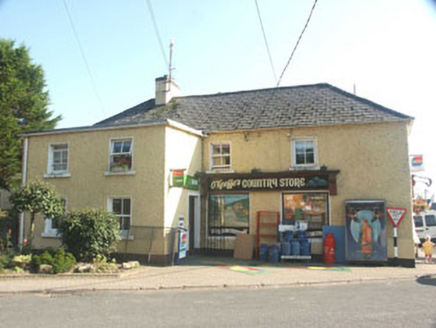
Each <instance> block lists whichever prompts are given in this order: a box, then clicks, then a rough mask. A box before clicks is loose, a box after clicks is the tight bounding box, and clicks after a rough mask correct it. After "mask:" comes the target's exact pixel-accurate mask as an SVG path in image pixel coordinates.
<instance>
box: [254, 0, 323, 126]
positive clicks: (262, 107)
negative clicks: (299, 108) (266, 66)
mask: <svg viewBox="0 0 436 328" xmlns="http://www.w3.org/2000/svg"><path fill="white" fill-rule="evenodd" d="M317 2H318V0H315V2H314V4H313V6H312V9H311V11H310V14H309V17H308V18H307V20H306V24H305V25H304V28H303V31H302V32H301V34H300V37H299V38H298V41H297V43H296V44H295V47H294V50H293V51H292V53H291V56H290V57H289V60H288V62H287V64H286V66H285V68H284V69H283V72H282V74H281V75H280V78H279V80H278V82H277V85H276V86H275V88H272V89H271V92H270V95H269V97H267V98H266V100H265V102H264V105H263V106H261V107H260V112H259V113H258V114H257V117H256V121H255V123H254V125H255V126H257V125H258V123H259V121H260V120H261V119H262V118H263V115H264V114H265V112H266V111H267V108H268V105H269V103H270V102H271V100H272V99H273V98H274V96H275V94H276V92H277V90H278V89H279V86H280V82H281V80H282V78H283V75H284V74H285V71H286V69H287V68H288V66H289V63H290V62H291V60H292V57H293V56H294V53H295V51H296V50H297V47H298V44H299V43H300V40H301V38H302V37H303V34H304V32H305V31H306V28H307V25H308V24H309V21H310V19H311V17H312V13H313V11H314V9H315V6H316V3H317Z"/></svg>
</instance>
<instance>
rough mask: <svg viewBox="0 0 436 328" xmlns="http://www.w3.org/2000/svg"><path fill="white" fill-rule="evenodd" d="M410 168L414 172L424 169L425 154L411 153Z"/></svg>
mask: <svg viewBox="0 0 436 328" xmlns="http://www.w3.org/2000/svg"><path fill="white" fill-rule="evenodd" d="M410 169H411V171H412V172H419V171H424V156H423V155H411V156H410Z"/></svg>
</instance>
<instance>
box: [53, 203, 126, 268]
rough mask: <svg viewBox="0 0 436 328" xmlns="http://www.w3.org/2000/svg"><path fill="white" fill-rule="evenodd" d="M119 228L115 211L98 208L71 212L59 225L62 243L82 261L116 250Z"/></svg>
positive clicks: (106, 254)
mask: <svg viewBox="0 0 436 328" xmlns="http://www.w3.org/2000/svg"><path fill="white" fill-rule="evenodd" d="M119 229H120V226H119V220H118V218H117V217H116V216H115V215H114V214H113V213H110V212H106V211H103V210H96V209H91V210H79V211H73V212H70V213H68V215H67V216H66V217H65V218H62V219H60V220H59V226H58V230H59V232H60V234H61V238H62V244H63V245H64V246H65V247H66V249H67V250H68V251H69V252H71V253H73V255H74V256H75V257H76V259H78V260H81V261H90V260H92V259H93V258H95V257H96V256H97V255H104V256H108V255H109V254H110V253H111V252H113V251H115V250H116V247H117V243H118V241H119V240H120V232H119Z"/></svg>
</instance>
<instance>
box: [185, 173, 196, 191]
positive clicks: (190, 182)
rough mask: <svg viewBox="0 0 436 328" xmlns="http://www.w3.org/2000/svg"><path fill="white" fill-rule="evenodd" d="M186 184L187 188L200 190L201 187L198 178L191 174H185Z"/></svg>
mask: <svg viewBox="0 0 436 328" xmlns="http://www.w3.org/2000/svg"><path fill="white" fill-rule="evenodd" d="M184 185H185V188H186V189H190V190H198V189H199V187H200V184H199V183H198V179H197V178H195V177H193V176H190V175H186V176H185V183H184Z"/></svg>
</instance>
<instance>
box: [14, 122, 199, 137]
mask: <svg viewBox="0 0 436 328" xmlns="http://www.w3.org/2000/svg"><path fill="white" fill-rule="evenodd" d="M162 125H163V126H171V127H174V128H177V129H179V130H182V131H184V132H187V133H191V134H194V135H197V136H203V133H202V132H201V131H200V130H196V129H193V128H191V127H189V126H187V125H185V124H182V123H179V122H176V121H173V120H170V119H164V120H156V121H148V122H145V123H131V124H120V125H108V126H85V127H76V128H65V129H56V130H45V131H41V132H29V133H23V134H22V135H21V137H23V138H26V137H32V136H44V135H54V134H64V133H80V132H95V131H105V130H122V129H134V128H143V127H153V126H162Z"/></svg>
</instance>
